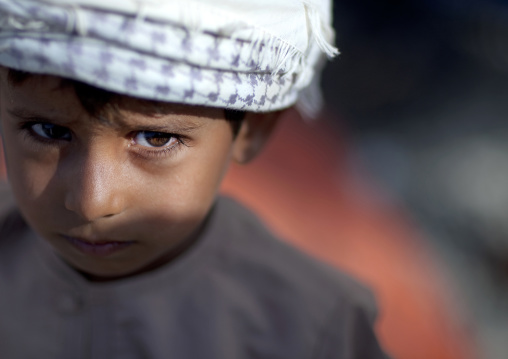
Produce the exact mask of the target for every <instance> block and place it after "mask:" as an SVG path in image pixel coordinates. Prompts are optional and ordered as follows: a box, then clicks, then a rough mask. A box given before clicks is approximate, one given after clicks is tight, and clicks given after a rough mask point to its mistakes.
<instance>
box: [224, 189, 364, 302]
mask: <svg viewBox="0 0 508 359" xmlns="http://www.w3.org/2000/svg"><path fill="white" fill-rule="evenodd" d="M220 205H221V206H222V207H223V212H226V213H228V216H227V218H228V220H227V221H223V225H224V226H227V227H228V237H230V238H228V241H227V244H226V245H225V246H224V248H222V255H223V256H224V258H223V259H224V262H223V263H224V264H225V265H234V266H237V267H239V268H241V270H242V271H245V273H244V274H246V275H252V276H257V277H259V280H263V283H267V282H275V283H276V282H278V281H280V282H281V283H280V284H284V285H285V286H288V289H292V290H298V291H302V292H304V293H314V294H313V299H316V297H318V296H322V297H328V296H330V297H334V298H337V297H344V300H350V301H359V302H362V303H363V304H364V305H366V306H368V305H373V304H374V302H373V296H372V294H371V292H370V291H369V290H368V289H367V288H366V287H365V286H363V285H362V284H360V283H359V282H357V281H356V280H355V279H353V278H351V277H350V276H348V275H347V274H345V273H344V272H341V271H340V270H338V269H336V268H333V267H331V266H329V265H327V264H325V263H323V262H321V261H319V260H317V259H315V258H313V257H311V256H310V255H308V254H306V253H303V252H302V251H300V250H299V249H297V248H295V247H293V246H292V245H290V244H289V243H287V242H284V241H282V240H280V239H278V238H276V237H275V236H274V235H273V234H272V233H271V232H270V231H269V230H268V229H267V228H266V227H265V226H264V225H263V223H262V222H261V221H260V220H259V219H258V218H257V217H256V216H255V215H254V214H253V213H252V212H251V211H249V210H248V209H246V208H245V207H243V206H242V205H240V204H238V203H237V202H236V201H234V200H232V199H230V198H222V199H221V204H220ZM318 289H319V292H317V293H316V292H315V290H318Z"/></svg>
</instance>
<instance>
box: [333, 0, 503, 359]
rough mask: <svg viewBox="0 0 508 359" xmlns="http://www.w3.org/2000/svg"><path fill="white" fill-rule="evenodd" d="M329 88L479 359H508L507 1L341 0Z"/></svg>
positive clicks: (361, 156)
mask: <svg viewBox="0 0 508 359" xmlns="http://www.w3.org/2000/svg"><path fill="white" fill-rule="evenodd" d="M334 12H335V25H336V29H337V34H338V38H337V43H338V44H339V45H340V48H341V51H342V53H343V54H342V55H341V57H340V58H339V59H338V60H337V61H335V62H334V63H333V64H332V66H330V67H329V68H328V69H327V72H326V73H325V76H324V87H325V89H326V92H325V94H326V96H327V99H328V103H329V104H330V105H331V106H333V113H337V114H339V115H340V120H339V122H340V123H341V126H343V127H346V128H347V132H348V134H349V136H350V139H351V142H352V143H353V147H354V150H353V151H352V153H351V156H352V160H351V163H352V164H353V166H355V164H357V163H361V164H362V165H363V166H364V169H366V170H367V171H368V173H369V175H371V176H372V177H373V178H375V179H376V181H379V182H380V183H381V184H382V185H383V188H384V189H385V190H386V191H387V192H388V195H389V197H390V199H391V200H392V201H396V202H398V203H399V204H400V205H401V206H403V207H404V208H405V209H406V210H409V211H410V213H411V215H412V217H413V219H414V220H415V222H416V223H417V225H418V227H419V228H420V229H421V230H422V231H423V238H424V239H425V241H426V242H427V243H428V244H429V245H430V246H431V248H432V249H433V251H434V253H436V254H437V255H438V256H439V260H440V262H441V263H443V264H444V265H445V269H446V271H447V272H448V275H449V278H448V279H449V281H448V284H449V285H451V286H452V287H453V288H452V290H453V291H454V293H455V295H456V296H457V300H458V301H460V303H458V304H460V305H461V306H462V307H463V308H462V310H464V309H465V310H466V313H467V320H468V321H469V322H470V325H469V327H470V328H471V329H472V330H473V332H472V334H474V336H475V338H476V339H477V345H478V349H479V355H480V357H481V358H491V359H495V358H508V188H507V186H508V121H507V119H506V117H507V115H508V101H507V95H508V1H506V0H427V1H403V0H401V1H396V0H393V1H386V0H383V1H379V0H378V1H374V0H372V1H371V0H354V1H353V0H341V1H335V11H334Z"/></svg>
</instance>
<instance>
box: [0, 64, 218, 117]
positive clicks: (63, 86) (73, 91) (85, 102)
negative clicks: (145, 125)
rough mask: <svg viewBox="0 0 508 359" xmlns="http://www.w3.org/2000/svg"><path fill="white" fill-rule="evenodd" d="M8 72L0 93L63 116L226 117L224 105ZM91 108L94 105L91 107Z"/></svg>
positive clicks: (0, 78)
mask: <svg viewBox="0 0 508 359" xmlns="http://www.w3.org/2000/svg"><path fill="white" fill-rule="evenodd" d="M8 74H9V72H8V70H7V69H6V68H3V67H0V82H1V84H0V86H1V87H0V95H2V97H4V101H7V102H8V103H10V104H11V105H12V106H13V107H16V108H20V107H22V108H23V109H24V111H25V112H30V111H31V110H32V111H33V110H37V111H42V112H44V113H59V114H60V115H63V116H68V115H72V114H75V113H77V112H83V111H80V110H85V112H88V114H89V115H91V116H89V117H92V118H95V119H98V120H100V121H101V122H102V123H104V122H106V123H107V122H111V121H113V120H114V119H116V121H113V122H118V120H119V119H131V120H132V119H135V118H138V117H139V115H142V117H149V118H153V119H155V120H156V119H158V118H164V117H167V116H171V117H175V116H178V117H181V118H182V119H184V118H186V117H190V118H201V119H224V113H223V109H219V108H210V107H205V106H195V105H185V104H177V103H168V102H161V101H153V100H146V99H140V98H135V97H130V96H126V95H120V94H116V93H112V92H107V91H104V90H100V89H97V88H94V87H93V86H90V85H86V84H83V83H80V82H76V81H72V80H68V79H65V78H61V77H58V76H51V75H39V74H30V75H28V76H27V77H26V78H23V80H22V81H18V82H13V81H9V76H8ZM90 108H91V109H90Z"/></svg>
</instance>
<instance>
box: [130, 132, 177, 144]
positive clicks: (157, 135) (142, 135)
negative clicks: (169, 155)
mask: <svg viewBox="0 0 508 359" xmlns="http://www.w3.org/2000/svg"><path fill="white" fill-rule="evenodd" d="M134 142H136V143H137V144H138V145H141V146H145V147H165V146H168V145H173V144H175V143H176V142H178V139H177V138H176V137H175V136H174V135H171V134H169V133H165V132H152V131H141V132H138V133H137V134H136V136H134Z"/></svg>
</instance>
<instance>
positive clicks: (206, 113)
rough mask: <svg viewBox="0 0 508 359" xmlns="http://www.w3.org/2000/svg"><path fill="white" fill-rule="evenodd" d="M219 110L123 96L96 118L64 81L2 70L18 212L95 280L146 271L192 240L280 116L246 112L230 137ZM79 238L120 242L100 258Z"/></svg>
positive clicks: (0, 105) (1, 113)
mask: <svg viewBox="0 0 508 359" xmlns="http://www.w3.org/2000/svg"><path fill="white" fill-rule="evenodd" d="M223 116H224V113H223V110H222V109H213V108H205V107H197V106H185V105H177V104H173V105H172V104H166V105H164V106H163V108H162V109H161V107H160V106H158V107H157V108H155V107H154V106H151V105H150V104H147V103H146V101H141V100H137V99H133V98H127V97H121V98H120V99H119V100H118V101H117V103H116V110H110V111H106V113H105V114H104V115H103V116H102V118H100V119H96V118H91V117H90V115H88V113H87V112H86V111H85V110H84V109H83V108H82V106H81V104H80V102H79V100H78V99H77V97H76V95H75V93H74V90H73V89H72V88H70V87H65V86H61V79H60V78H58V77H54V76H42V75H36V76H33V77H30V78H28V79H27V80H26V81H24V82H23V83H21V84H18V85H15V86H14V85H11V84H10V83H9V82H8V81H7V70H6V69H4V68H2V69H0V123H1V128H2V137H3V143H4V152H5V158H6V165H7V172H8V176H9V181H10V184H11V187H12V190H13V193H14V195H15V197H16V200H17V203H18V206H19V209H20V211H21V213H22V215H23V216H24V218H25V219H26V221H27V222H28V224H29V225H30V226H31V228H32V229H33V230H34V231H35V232H36V233H37V234H38V235H39V236H40V237H42V238H44V239H45V240H47V241H48V242H49V243H50V244H51V245H52V246H53V248H54V249H55V250H56V252H57V253H58V254H59V255H60V256H61V257H62V258H63V259H64V261H66V262H67V263H68V264H69V265H70V266H72V267H73V268H75V269H77V270H78V271H80V272H82V273H84V274H85V275H86V276H87V277H88V278H89V279H91V280H112V279H118V278H122V277H126V276H131V275H134V274H138V273H141V272H145V271H148V270H152V269H154V268H156V267H158V266H160V265H163V264H165V263H167V262H169V261H171V260H172V259H173V258H174V257H175V256H176V255H178V254H179V253H180V252H182V250H184V249H185V247H186V246H188V245H190V244H191V243H192V241H193V239H194V238H195V237H196V235H197V233H198V232H199V230H200V228H201V226H202V223H203V222H204V220H205V218H206V216H207V214H208V213H209V211H210V208H211V206H212V204H213V202H214V199H215V198H216V195H217V191H218V188H219V185H220V182H221V180H222V178H223V176H224V174H225V173H226V171H227V168H228V166H229V164H230V162H231V161H232V160H236V161H238V162H247V161H249V160H250V159H252V158H253V157H254V156H255V155H256V154H257V153H258V152H259V150H260V149H261V148H262V146H263V144H264V143H265V140H266V139H267V138H268V135H269V134H270V132H271V131H272V129H273V127H274V124H275V123H276V120H277V117H278V115H277V114H274V113H272V114H268V115H260V114H248V115H247V118H246V120H245V121H244V123H243V125H242V127H241V129H240V132H239V135H238V136H237V137H236V138H234V137H233V134H232V130H231V126H230V124H229V123H228V122H227V121H225V120H224V118H223ZM154 137H155V138H154ZM154 145H155V146H154ZM75 239H77V240H80V241H84V242H87V243H106V242H108V243H109V242H114V243H121V244H122V245H123V244H125V245H126V246H125V248H122V249H121V250H118V251H115V252H114V253H112V254H108V255H100V256H98V255H94V254H89V253H83V251H81V250H79V248H77V247H76V246H75V245H74V244H73V242H72V241H73V240H75Z"/></svg>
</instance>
